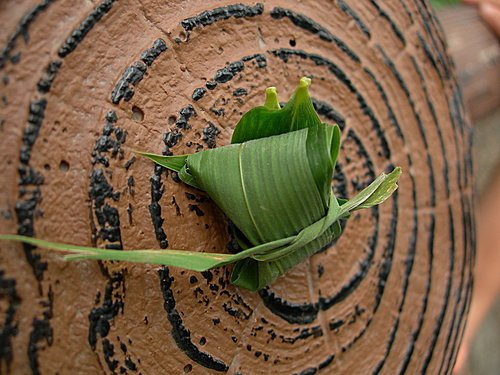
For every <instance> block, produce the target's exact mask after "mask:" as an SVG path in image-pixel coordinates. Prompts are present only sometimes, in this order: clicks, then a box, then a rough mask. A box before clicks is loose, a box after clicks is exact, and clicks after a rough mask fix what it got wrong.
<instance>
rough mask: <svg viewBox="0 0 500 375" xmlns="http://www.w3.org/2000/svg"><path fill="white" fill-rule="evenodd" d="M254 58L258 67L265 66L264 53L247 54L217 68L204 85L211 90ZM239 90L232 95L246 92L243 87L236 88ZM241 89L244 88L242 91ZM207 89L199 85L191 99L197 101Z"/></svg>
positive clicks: (240, 70) (225, 81) (240, 94)
mask: <svg viewBox="0 0 500 375" xmlns="http://www.w3.org/2000/svg"><path fill="white" fill-rule="evenodd" d="M252 60H255V62H256V63H257V67H258V68H265V67H266V66H267V59H266V57H265V56H264V55H262V54H260V53H257V54H254V55H249V56H244V57H242V58H241V60H238V61H233V62H231V63H229V64H227V65H226V66H225V67H223V68H221V69H218V70H217V72H216V73H215V75H214V78H213V80H212V81H208V82H207V83H206V84H205V86H206V87H207V89H209V90H213V89H215V88H216V87H217V85H218V84H220V83H227V82H229V81H231V80H232V79H233V78H234V77H235V76H236V75H237V74H238V73H240V72H242V71H243V69H245V63H246V62H249V61H252ZM237 90H240V91H235V93H233V95H235V96H242V95H244V92H246V90H245V89H237ZM241 90H245V91H244V92H243V91H241ZM206 92H207V90H206V89H205V88H204V87H199V88H196V89H195V90H194V91H193V94H192V95H191V97H192V99H193V100H195V101H197V100H200V99H201V98H202V97H203V96H204V95H205V94H206Z"/></svg>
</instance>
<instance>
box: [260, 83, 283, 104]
mask: <svg viewBox="0 0 500 375" xmlns="http://www.w3.org/2000/svg"><path fill="white" fill-rule="evenodd" d="M264 107H266V108H269V109H281V106H280V103H279V100H278V91H277V90H276V87H268V88H267V89H266V101H265V103H264Z"/></svg>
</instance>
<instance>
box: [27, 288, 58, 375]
mask: <svg viewBox="0 0 500 375" xmlns="http://www.w3.org/2000/svg"><path fill="white" fill-rule="evenodd" d="M53 304H54V294H53V293H52V288H51V287H50V286H49V292H48V295H47V301H44V303H43V305H44V307H45V310H44V311H43V313H42V317H41V318H38V317H35V318H33V322H32V323H31V328H32V330H31V332H30V336H29V341H28V362H29V364H30V368H31V372H32V374H34V375H40V370H39V362H38V351H39V350H40V347H39V344H40V343H41V342H45V343H46V344H47V345H49V346H51V345H52V343H53V340H54V336H53V330H52V327H51V326H50V319H51V318H52V314H53V311H52V308H53Z"/></svg>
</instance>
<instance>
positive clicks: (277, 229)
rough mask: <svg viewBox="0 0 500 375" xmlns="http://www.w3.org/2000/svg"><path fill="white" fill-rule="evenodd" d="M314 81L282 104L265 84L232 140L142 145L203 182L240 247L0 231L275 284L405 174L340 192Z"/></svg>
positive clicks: (244, 283)
mask: <svg viewBox="0 0 500 375" xmlns="http://www.w3.org/2000/svg"><path fill="white" fill-rule="evenodd" d="M310 83H311V81H310V79H309V78H302V79H301V80H300V83H299V86H298V87H297V88H296V90H295V92H294V94H293V96H292V97H291V98H290V100H289V101H288V102H287V104H286V105H285V106H284V107H283V108H281V107H280V104H279V101H278V97H277V93H276V89H275V88H273V87H271V88H268V89H267V90H266V101H265V104H264V105H263V106H259V107H256V108H253V109H252V110H250V111H249V112H247V113H245V114H244V115H243V117H242V118H241V120H240V121H239V123H238V124H237V126H236V128H235V130H234V133H233V137H232V140H231V144H230V145H228V146H224V147H220V148H216V149H210V150H205V151H202V152H199V153H196V154H190V155H180V156H162V155H155V154H149V153H140V154H141V155H143V156H145V157H147V158H149V159H151V160H152V161H154V162H155V163H157V164H159V165H162V166H164V167H166V168H168V169H170V170H173V171H175V172H177V173H178V175H179V177H180V179H181V180H182V181H183V182H184V183H186V184H188V185H190V186H193V187H195V188H197V189H200V190H202V191H204V192H206V193H207V194H208V195H209V197H210V198H211V199H212V200H213V201H214V202H215V204H217V205H218V206H219V207H220V208H221V209H222V211H223V212H224V213H225V214H226V215H227V217H228V219H229V220H231V222H232V223H233V224H234V226H235V227H236V230H235V231H234V234H235V237H236V239H237V241H238V243H239V244H240V246H241V247H242V249H243V250H242V251H241V252H239V253H237V254H226V253H200V252H191V251H185V250H127V251H121V250H105V249H97V248H89V247H81V246H74V245H66V244H58V243H52V242H47V241H43V240H39V239H34V238H30V237H23V236H16V235H0V239H6V240H9V239H10V240H17V241H23V242H27V243H30V244H33V245H36V246H41V247H47V248H52V249H55V250H60V251H65V252H70V253H71V254H70V255H67V256H66V257H65V259H67V260H78V259H101V260H123V261H130V262H140V263H150V264H161V265H167V266H175V267H182V268H186V269H190V270H195V271H205V270H207V269H210V268H214V267H220V266H223V265H227V264H230V263H235V265H234V267H233V271H232V275H231V282H232V283H233V284H234V285H237V286H240V287H244V288H247V289H249V290H252V291H256V290H258V289H260V288H263V287H265V286H267V285H269V284H271V283H272V282H273V281H274V280H275V279H276V278H277V277H279V276H280V275H282V274H284V273H285V272H287V271H288V270H289V269H291V268H292V267H294V266H295V265H297V264H298V263H300V262H302V261H303V260H305V259H306V258H307V257H309V256H311V255H313V254H314V253H315V252H317V251H318V250H320V249H321V248H323V247H324V246H325V245H327V244H329V243H330V242H332V241H333V240H334V239H335V238H336V237H338V236H339V235H340V233H341V226H340V223H339V220H341V219H346V218H348V217H349V215H350V212H352V211H353V210H357V209H361V208H370V207H373V206H374V205H377V204H380V203H382V202H383V201H384V200H386V199H387V198H388V197H389V196H390V195H391V194H392V193H393V192H394V191H395V190H396V189H397V181H398V179H399V176H400V174H401V169H400V168H396V169H394V170H393V171H392V172H391V173H389V174H384V173H382V174H381V175H380V176H379V177H378V178H377V179H376V180H375V181H373V182H372V183H371V184H370V185H369V186H368V187H366V188H365V189H364V190H362V191H361V192H360V193H359V194H358V195H356V196H355V197H354V198H353V199H351V200H349V201H346V200H345V199H337V198H336V197H335V196H334V194H333V191H332V188H331V181H332V174H333V171H334V168H335V163H336V159H337V155H338V152H339V148H340V130H339V127H338V126H337V125H328V124H325V123H323V122H321V120H320V118H319V117H318V115H317V113H316V111H315V110H314V107H313V105H312V103H311V99H310V97H309V92H308V89H309V86H310Z"/></svg>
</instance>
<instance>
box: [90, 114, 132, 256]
mask: <svg viewBox="0 0 500 375" xmlns="http://www.w3.org/2000/svg"><path fill="white" fill-rule="evenodd" d="M117 120H118V118H117V116H116V113H115V112H114V111H109V112H108V113H107V114H106V122H105V125H104V127H103V130H102V134H101V135H100V136H99V137H98V138H97V140H96V143H95V145H94V150H93V151H92V163H93V165H94V167H93V169H92V172H91V175H90V187H89V197H90V200H91V202H92V207H93V210H94V215H95V218H96V220H97V223H98V226H97V227H96V230H97V232H96V233H93V235H94V237H95V238H101V239H102V240H104V241H106V242H107V243H111V244H113V243H114V244H118V245H119V248H121V247H122V240H121V233H120V216H119V213H118V210H117V209H116V208H115V207H112V206H110V205H109V204H108V201H110V200H111V201H117V200H119V199H120V193H119V192H117V191H114V189H113V187H112V186H111V184H110V183H109V182H108V179H107V178H106V174H105V170H106V168H107V167H109V158H110V157H111V158H119V159H122V158H123V151H122V150H121V145H122V144H123V143H124V142H125V138H126V132H124V131H123V130H122V129H121V128H119V127H116V126H115V124H116V121H117ZM99 164H102V166H99ZM108 245H110V244H108Z"/></svg>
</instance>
